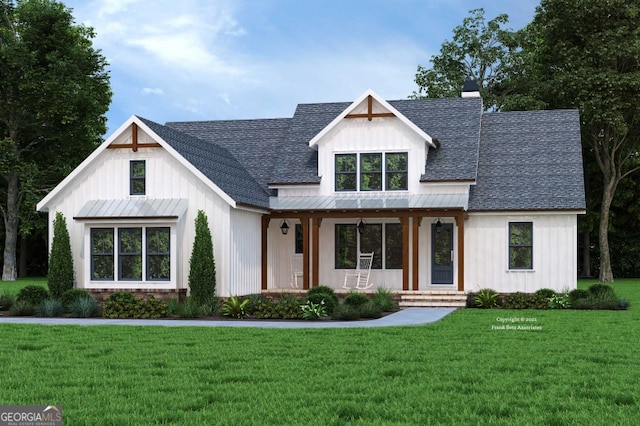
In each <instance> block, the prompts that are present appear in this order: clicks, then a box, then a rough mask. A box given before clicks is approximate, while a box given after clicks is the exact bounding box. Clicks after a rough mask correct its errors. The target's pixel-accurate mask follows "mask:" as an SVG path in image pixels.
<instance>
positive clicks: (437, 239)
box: [431, 223, 453, 284]
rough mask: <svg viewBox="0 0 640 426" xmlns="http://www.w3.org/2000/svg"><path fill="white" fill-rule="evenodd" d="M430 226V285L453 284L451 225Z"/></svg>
mask: <svg viewBox="0 0 640 426" xmlns="http://www.w3.org/2000/svg"><path fill="white" fill-rule="evenodd" d="M441 226H442V227H441V228H440V229H437V228H439V227H437V226H436V224H432V225H431V284H453V224H451V223H442V224H441Z"/></svg>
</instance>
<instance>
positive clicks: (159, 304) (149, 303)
mask: <svg viewBox="0 0 640 426" xmlns="http://www.w3.org/2000/svg"><path fill="white" fill-rule="evenodd" d="M136 305H137V306H136V307H137V309H136V312H135V317H134V318H140V319H155V318H166V317H168V316H169V307H168V306H167V302H165V301H164V300H162V299H156V298H155V296H154V295H153V294H152V295H151V296H149V298H148V299H147V300H142V299H138V300H137V304H136Z"/></svg>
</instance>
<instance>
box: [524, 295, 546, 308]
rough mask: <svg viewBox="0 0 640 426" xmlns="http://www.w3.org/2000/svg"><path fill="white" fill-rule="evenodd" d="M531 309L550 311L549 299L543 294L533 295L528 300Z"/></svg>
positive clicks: (528, 306)
mask: <svg viewBox="0 0 640 426" xmlns="http://www.w3.org/2000/svg"><path fill="white" fill-rule="evenodd" d="M527 308H529V309H549V299H548V298H547V297H545V296H544V295H543V294H541V293H533V294H532V295H531V296H529V298H528V299H527Z"/></svg>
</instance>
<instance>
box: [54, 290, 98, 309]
mask: <svg viewBox="0 0 640 426" xmlns="http://www.w3.org/2000/svg"><path fill="white" fill-rule="evenodd" d="M86 297H91V298H93V297H92V296H91V293H89V292H88V291H87V290H83V289H81V288H70V289H68V290H66V291H65V292H64V293H62V296H60V302H62V306H64V309H65V311H66V312H69V309H70V306H71V304H72V303H73V302H75V301H76V300H78V299H82V298H86Z"/></svg>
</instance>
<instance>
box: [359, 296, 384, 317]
mask: <svg viewBox="0 0 640 426" xmlns="http://www.w3.org/2000/svg"><path fill="white" fill-rule="evenodd" d="M358 310H359V311H360V318H380V317H381V316H382V310H381V309H380V307H379V306H378V305H377V304H376V303H375V302H374V301H372V300H370V301H369V302H367V303H365V304H364V305H361V306H360V307H359V308H358Z"/></svg>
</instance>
